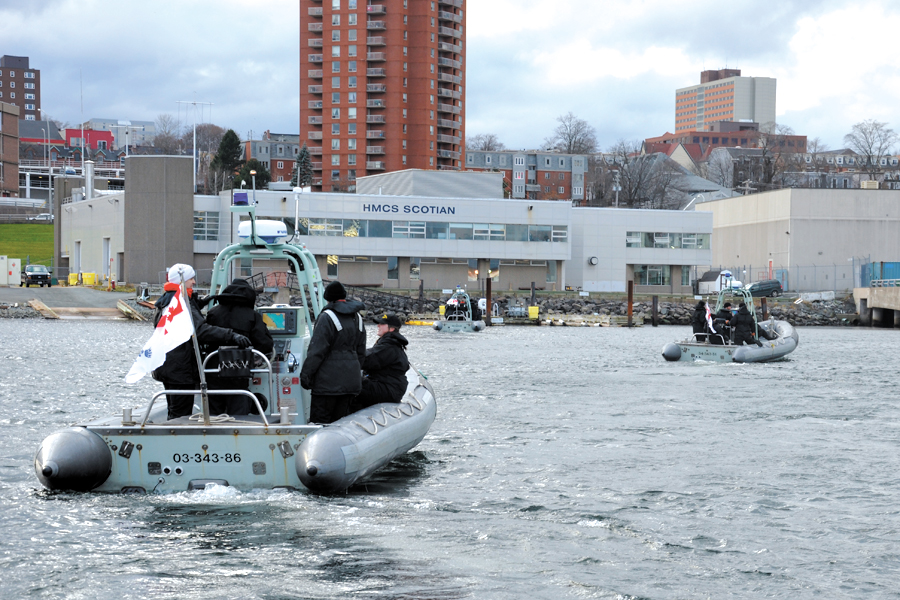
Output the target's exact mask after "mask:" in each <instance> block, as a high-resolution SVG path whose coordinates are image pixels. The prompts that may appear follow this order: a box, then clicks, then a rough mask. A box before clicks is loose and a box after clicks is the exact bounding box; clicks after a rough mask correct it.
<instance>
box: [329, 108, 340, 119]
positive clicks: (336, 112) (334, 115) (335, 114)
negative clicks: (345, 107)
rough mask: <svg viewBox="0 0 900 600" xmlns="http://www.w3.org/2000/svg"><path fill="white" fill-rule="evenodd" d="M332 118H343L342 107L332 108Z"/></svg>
mask: <svg viewBox="0 0 900 600" xmlns="http://www.w3.org/2000/svg"><path fill="white" fill-rule="evenodd" d="M331 118H332V119H340V118H341V109H339V108H332V109H331Z"/></svg>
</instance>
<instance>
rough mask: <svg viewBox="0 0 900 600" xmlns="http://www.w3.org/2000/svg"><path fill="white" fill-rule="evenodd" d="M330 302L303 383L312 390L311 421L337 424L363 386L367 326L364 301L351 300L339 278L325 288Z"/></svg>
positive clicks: (302, 371)
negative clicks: (362, 371) (361, 313)
mask: <svg viewBox="0 0 900 600" xmlns="http://www.w3.org/2000/svg"><path fill="white" fill-rule="evenodd" d="M323 297H324V298H325V300H327V301H328V304H326V305H325V308H324V309H322V312H321V313H319V318H318V319H316V325H315V328H314V329H313V334H312V338H311V339H310V341H309V349H308V350H307V352H306V360H305V361H304V362H303V368H302V369H300V385H301V386H302V387H303V389H306V390H312V405H311V407H310V410H309V412H310V415H309V420H310V422H311V423H333V422H335V421H337V420H338V419H340V418H341V417H345V416H347V414H348V413H349V412H350V402H351V401H352V400H353V398H355V397H356V396H357V395H358V394H359V392H360V390H361V389H362V373H361V369H362V363H363V361H364V360H365V358H366V328H365V326H364V325H363V320H362V316H360V314H359V311H361V310H363V309H365V305H364V304H363V303H362V302H357V301H355V300H347V299H346V298H347V290H345V289H344V286H343V285H341V283H340V282H339V281H332V282H331V283H329V284H328V287H326V288H325V292H324V293H323Z"/></svg>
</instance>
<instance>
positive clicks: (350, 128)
mask: <svg viewBox="0 0 900 600" xmlns="http://www.w3.org/2000/svg"><path fill="white" fill-rule="evenodd" d="M350 110H351V111H353V110H355V109H352V108H351V109H350ZM353 116H354V117H355V116H356V114H355V113H354V114H353ZM347 133H349V134H350V135H356V123H348V124H347Z"/></svg>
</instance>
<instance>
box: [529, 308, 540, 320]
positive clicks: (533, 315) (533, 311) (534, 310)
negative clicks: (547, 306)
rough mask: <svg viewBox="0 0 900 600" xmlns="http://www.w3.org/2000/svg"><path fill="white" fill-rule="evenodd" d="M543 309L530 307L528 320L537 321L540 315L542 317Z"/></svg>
mask: <svg viewBox="0 0 900 600" xmlns="http://www.w3.org/2000/svg"><path fill="white" fill-rule="evenodd" d="M540 312H541V307H540V306H529V307H528V318H529V319H537V318H538V315H540Z"/></svg>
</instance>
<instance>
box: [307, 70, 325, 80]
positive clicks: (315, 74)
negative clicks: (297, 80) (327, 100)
mask: <svg viewBox="0 0 900 600" xmlns="http://www.w3.org/2000/svg"><path fill="white" fill-rule="evenodd" d="M306 74H307V75H309V78H310V79H322V76H323V75H324V74H325V73H324V71H322V69H310V70H309V71H307V73H306Z"/></svg>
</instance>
